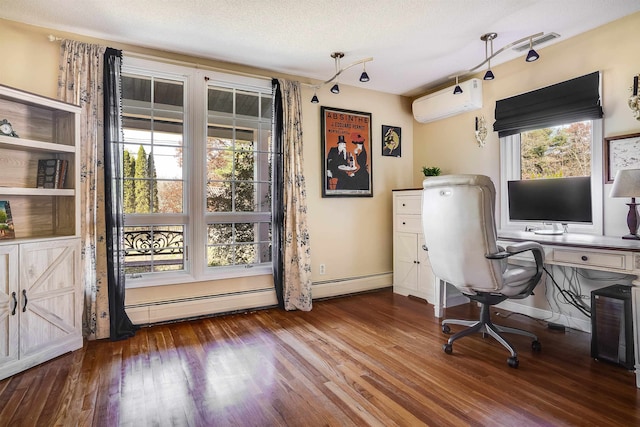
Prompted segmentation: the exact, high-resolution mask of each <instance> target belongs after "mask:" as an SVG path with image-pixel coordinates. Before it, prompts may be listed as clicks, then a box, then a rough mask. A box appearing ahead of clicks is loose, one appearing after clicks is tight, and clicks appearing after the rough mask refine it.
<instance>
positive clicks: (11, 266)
mask: <svg viewBox="0 0 640 427" xmlns="http://www.w3.org/2000/svg"><path fill="white" fill-rule="evenodd" d="M17 304H18V246H17V245H10V246H0V366H1V365H3V364H4V363H7V362H11V361H14V360H17V359H18V317H19V313H18V307H17Z"/></svg>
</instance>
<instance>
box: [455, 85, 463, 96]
mask: <svg viewBox="0 0 640 427" xmlns="http://www.w3.org/2000/svg"><path fill="white" fill-rule="evenodd" d="M461 93H462V88H461V87H460V85H456V87H455V88H454V89H453V94H454V95H458V94H461Z"/></svg>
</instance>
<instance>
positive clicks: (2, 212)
mask: <svg viewBox="0 0 640 427" xmlns="http://www.w3.org/2000/svg"><path fill="white" fill-rule="evenodd" d="M15 237H16V234H15V231H14V230H13V217H12V216H11V207H10V206H9V202H8V201H6V200H0V240H2V239H13V238H15Z"/></svg>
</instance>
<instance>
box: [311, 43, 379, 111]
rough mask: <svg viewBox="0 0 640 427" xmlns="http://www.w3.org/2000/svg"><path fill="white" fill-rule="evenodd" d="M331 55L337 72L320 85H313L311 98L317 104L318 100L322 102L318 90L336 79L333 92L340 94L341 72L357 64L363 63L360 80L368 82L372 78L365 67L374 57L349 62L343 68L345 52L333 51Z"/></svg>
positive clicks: (332, 88) (332, 87)
mask: <svg viewBox="0 0 640 427" xmlns="http://www.w3.org/2000/svg"><path fill="white" fill-rule="evenodd" d="M331 57H332V58H333V60H334V62H335V66H336V73H335V74H334V75H333V77H331V78H330V79H328V80H326V81H324V82H322V83H320V84H319V85H312V86H311V87H313V98H311V102H312V103H314V104H317V103H318V102H320V100H319V99H318V95H317V90H318V89H320V88H321V87H322V86H324V85H326V84H329V83H332V82H334V81H335V83H334V85H333V86H331V89H330V91H331V93H335V94H338V93H340V85H339V80H338V77H339V76H340V74H342V73H343V72H344V71H346V70H348V69H349V68H351V67H353V66H356V65H358V64H362V74H360V78H359V80H360V81H361V82H363V83H366V82H368V81H369V80H370V78H369V74H367V69H366V67H365V64H366V63H367V62H369V61H373V58H365V59H361V60H359V61H356V62H354V63H352V64H349V65H348V66H346V67H344V68H342V67H341V66H340V59H342V58H344V53H343V52H333V53H332V54H331Z"/></svg>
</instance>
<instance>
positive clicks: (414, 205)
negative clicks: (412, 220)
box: [396, 196, 422, 215]
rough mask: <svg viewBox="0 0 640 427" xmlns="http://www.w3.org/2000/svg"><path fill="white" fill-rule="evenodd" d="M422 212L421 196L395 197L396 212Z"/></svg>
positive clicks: (413, 213)
mask: <svg viewBox="0 0 640 427" xmlns="http://www.w3.org/2000/svg"><path fill="white" fill-rule="evenodd" d="M421 213H422V196H398V197H396V214H400V215H401V214H410V215H420V214H421Z"/></svg>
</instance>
